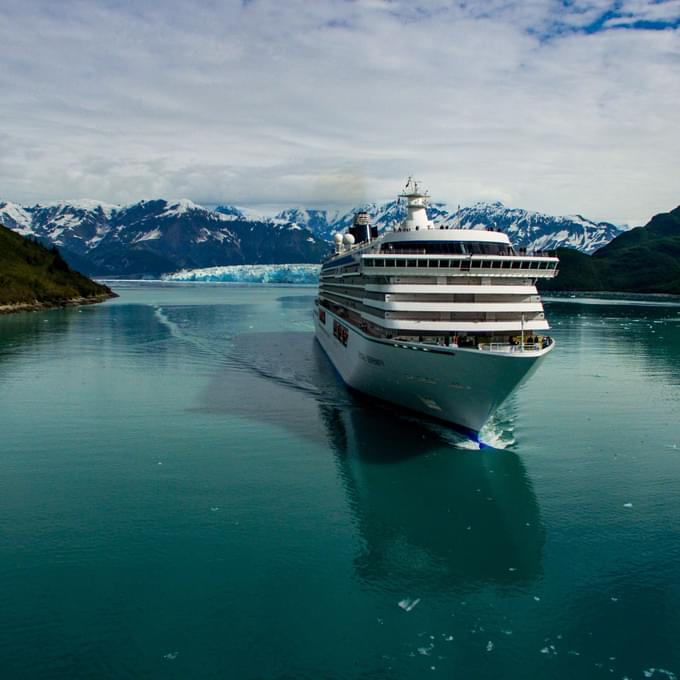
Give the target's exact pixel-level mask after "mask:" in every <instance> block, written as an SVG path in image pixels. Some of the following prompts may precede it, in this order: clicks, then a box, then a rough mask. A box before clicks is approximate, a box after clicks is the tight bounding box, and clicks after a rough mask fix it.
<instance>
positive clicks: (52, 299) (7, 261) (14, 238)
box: [0, 225, 115, 311]
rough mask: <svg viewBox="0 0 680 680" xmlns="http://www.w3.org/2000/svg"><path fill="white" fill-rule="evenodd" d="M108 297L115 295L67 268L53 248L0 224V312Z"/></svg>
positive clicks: (91, 300) (97, 300)
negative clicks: (48, 247)
mask: <svg viewBox="0 0 680 680" xmlns="http://www.w3.org/2000/svg"><path fill="white" fill-rule="evenodd" d="M109 297H115V294H114V293H113V292H112V291H111V289H110V288H108V287H106V286H102V285H101V284H99V283H95V282H94V281H91V280H90V279H88V278H87V277H85V276H83V275H82V274H79V273H78V272H75V271H73V270H72V269H70V268H69V266H68V265H67V264H66V262H64V260H63V259H62V257H61V255H60V254H59V251H58V250H57V249H56V248H52V249H49V250H48V249H47V248H44V247H43V246H41V245H40V244H39V243H36V242H35V241H32V240H30V239H27V238H24V237H23V236H20V235H19V234H17V233H15V232H13V231H11V230H9V229H7V228H6V227H3V226H2V225H0V311H14V309H17V308H19V309H30V308H33V307H36V308H38V307H54V306H59V305H63V304H66V303H68V302H99V301H101V300H105V299H106V298H109ZM17 306H18V307H17Z"/></svg>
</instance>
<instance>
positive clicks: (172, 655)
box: [163, 652, 179, 661]
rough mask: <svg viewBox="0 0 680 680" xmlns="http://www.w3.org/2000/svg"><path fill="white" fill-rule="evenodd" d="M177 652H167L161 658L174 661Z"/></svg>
mask: <svg viewBox="0 0 680 680" xmlns="http://www.w3.org/2000/svg"><path fill="white" fill-rule="evenodd" d="M178 654H179V652H168V653H167V654H164V655H163V658H164V659H167V660H168V661H174V660H175V659H176V658H177V655H178Z"/></svg>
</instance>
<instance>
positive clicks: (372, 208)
mask: <svg viewBox="0 0 680 680" xmlns="http://www.w3.org/2000/svg"><path fill="white" fill-rule="evenodd" d="M357 210H366V211H367V212H368V213H369V214H370V215H371V220H372V222H373V224H374V225H377V226H378V228H379V229H380V230H384V229H389V228H392V227H394V226H395V225H397V224H399V222H401V220H402V219H403V217H404V213H405V207H404V205H403V204H402V203H399V202H397V201H389V202H385V203H371V204H368V205H363V206H358V207H357V208H355V209H353V210H350V211H347V212H340V211H337V210H336V211H333V210H319V209H314V210H311V209H305V208H294V209H290V210H285V211H283V212H281V213H279V214H278V215H276V217H274V218H266V217H262V216H259V215H254V214H252V213H249V212H248V211H246V210H244V209H241V208H237V207H235V206H229V205H226V206H219V207H218V208H216V209H215V210H210V209H207V208H205V207H203V206H200V205H197V204H196V203H193V202H192V201H190V200H188V199H182V200H179V201H166V200H163V199H155V200H150V201H139V202H138V203H132V204H130V205H125V206H120V205H112V204H108V203H102V202H100V201H91V200H82V201H61V202H58V203H51V204H48V205H34V206H31V207H27V206H21V205H17V204H15V203H7V202H0V223H3V224H5V225H6V226H8V227H9V228H11V229H13V230H15V231H17V232H19V233H20V234H22V235H24V236H28V235H32V236H34V237H35V238H37V239H39V240H41V241H42V242H44V243H46V244H54V245H57V246H59V248H60V249H61V251H62V253H63V256H64V258H65V259H66V260H67V261H68V262H69V263H70V264H71V265H73V266H74V267H75V268H76V269H78V270H80V271H82V272H83V273H85V274H89V275H95V276H107V275H109V276H144V275H150V276H156V275H159V274H164V273H168V272H175V271H178V270H180V269H197V268H204V267H215V266H225V265H240V264H278V263H291V262H294V263H311V262H319V261H320V260H321V258H322V257H323V256H324V255H325V254H326V253H328V252H329V250H330V244H329V241H330V240H331V238H332V234H333V232H335V231H343V230H344V229H346V228H347V227H349V226H350V225H351V223H352V219H353V216H354V213H355V212H356V211H357ZM429 214H430V217H431V218H432V220H433V221H434V222H435V224H437V225H439V226H442V227H449V228H452V227H461V228H466V229H486V228H487V227H490V228H494V229H500V230H501V231H504V232H505V233H507V234H508V236H509V237H510V239H511V241H512V242H513V244H514V245H515V246H516V247H524V248H527V249H528V250H552V249H554V248H558V247H563V246H566V247H571V248H576V249H577V250H580V251H581V252H584V253H592V252H594V251H595V250H597V249H598V248H600V247H602V246H604V245H606V244H607V243H609V241H611V240H612V239H613V238H614V237H615V236H617V235H618V234H619V233H621V232H622V231H623V230H622V229H620V228H619V227H617V226H615V225H613V224H609V223H608V222H599V223H596V222H593V221H591V220H588V219H585V218H583V217H581V216H580V215H572V216H566V217H554V216H551V215H545V214H543V213H538V212H532V211H529V210H519V209H513V208H507V207H506V206H504V205H502V204H501V203H476V204H474V205H472V206H470V207H467V208H460V209H457V210H453V211H452V210H449V208H448V207H447V206H446V205H445V204H443V203H432V204H430V206H429Z"/></svg>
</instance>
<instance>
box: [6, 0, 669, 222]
mask: <svg viewBox="0 0 680 680" xmlns="http://www.w3.org/2000/svg"><path fill="white" fill-rule="evenodd" d="M679 18H680V2H678V0H668V1H667V2H646V3H645V2H641V1H640V0H621V1H619V2H610V1H601V0H590V1H589V0H575V1H574V2H555V1H553V0H530V1H528V2H509V1H505V2H503V1H501V0H490V1H489V2H480V3H477V2H475V3H470V2H463V1H459V2H445V1H444V0H430V1H428V2H427V3H425V2H421V3H418V2H405V1H402V0H318V1H317V2H313V3H310V2H305V1H304V0H289V1H288V2H286V3H280V2H274V0H251V1H250V2H245V3H242V2H232V3H226V4H224V5H221V4H220V3H208V2H205V3H200V4H197V3H189V2H183V1H180V0H169V1H166V2H163V3H161V2H151V1H147V2H134V3H133V2H124V1H113V0H111V1H109V2H96V3H92V2H79V1H75V0H73V1H68V2H65V3H59V6H58V7H57V6H56V5H54V3H51V2H44V1H41V0H36V1H35V2H32V3H24V2H16V1H15V0H5V2H4V3H3V4H2V6H1V7H0V39H1V40H2V44H3V50H2V52H1V53H0V92H1V93H2V94H1V95H0V96H1V97H2V99H1V101H2V119H3V124H2V126H1V128H0V196H2V198H7V199H12V200H17V201H23V202H32V201H36V200H51V199H55V198H62V197H75V196H85V195H88V196H94V197H98V198H102V199H105V200H110V201H116V202H120V201H129V200H136V199H138V198H141V197H144V196H146V197H148V196H156V195H163V196H170V197H176V196H189V197H191V198H193V199H194V200H197V201H199V202H200V201H202V202H207V203H216V202H221V201H225V202H238V203H246V204H251V205H259V206H262V205H269V204H275V205H285V204H297V203H314V204H317V205H325V204H346V203H351V202H354V201H356V200H364V199H370V200H377V199H381V198H386V197H389V196H390V195H392V194H393V193H394V192H395V191H396V190H397V189H398V187H399V186H400V184H401V182H402V179H403V177H404V175H406V174H409V173H412V172H413V173H416V174H418V175H419V176H421V177H422V178H423V180H424V181H425V182H426V183H427V184H428V185H429V186H430V188H431V192H432V193H433V195H434V196H435V197H436V198H437V199H441V200H448V201H451V202H454V203H462V204H465V203H469V202H471V201H474V200H478V199H489V198H501V199H503V200H505V201H507V202H509V203H514V204H516V205H521V206H523V207H529V208H537V209H542V210H546V211H551V212H571V211H581V212H583V213H585V214H588V215H589V216H594V217H601V218H607V219H614V220H619V221H643V220H645V219H647V218H648V217H649V216H650V215H651V214H652V213H653V212H657V211H659V210H663V209H668V208H670V207H673V206H675V205H677V204H678V203H680V185H679V183H678V182H677V180H676V179H675V178H676V177H677V157H678V151H680V131H679V130H678V126H677V122H676V117H677V114H676V112H677V111H678V110H680V75H679V74H680V30H679V29H678V19H679Z"/></svg>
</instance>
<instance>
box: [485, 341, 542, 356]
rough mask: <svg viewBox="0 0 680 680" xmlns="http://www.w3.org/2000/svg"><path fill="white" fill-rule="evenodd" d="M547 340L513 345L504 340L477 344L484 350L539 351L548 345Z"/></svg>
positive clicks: (511, 352)
mask: <svg viewBox="0 0 680 680" xmlns="http://www.w3.org/2000/svg"><path fill="white" fill-rule="evenodd" d="M548 344H549V343H547V342H525V343H524V344H522V343H519V344H517V345H513V344H510V343H504V342H484V343H480V344H479V345H477V347H478V349H480V350H482V351H483V352H504V353H508V354H514V353H515V352H538V351H539V350H541V349H544V348H545V347H547V346H548Z"/></svg>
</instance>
